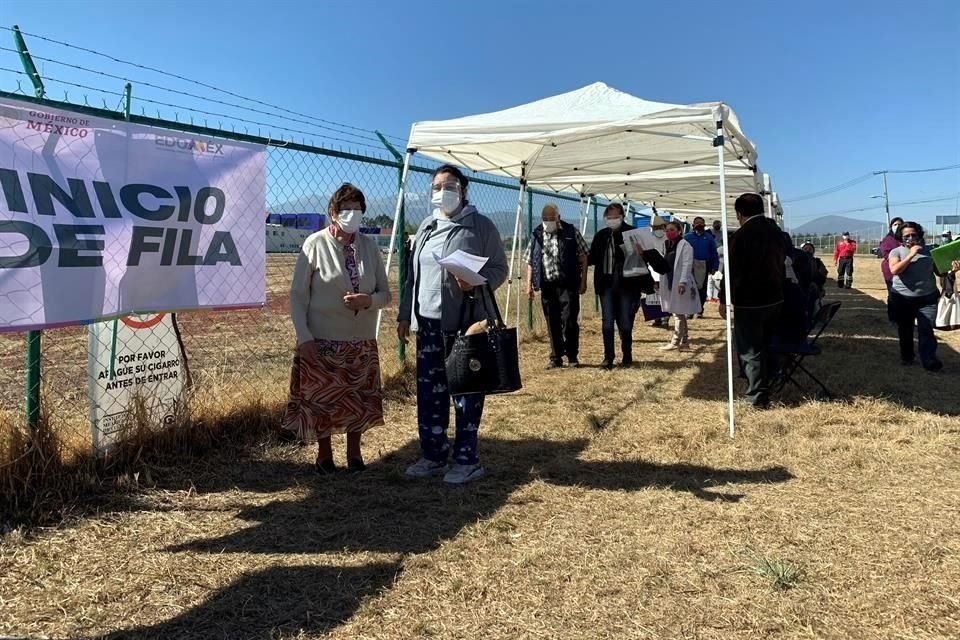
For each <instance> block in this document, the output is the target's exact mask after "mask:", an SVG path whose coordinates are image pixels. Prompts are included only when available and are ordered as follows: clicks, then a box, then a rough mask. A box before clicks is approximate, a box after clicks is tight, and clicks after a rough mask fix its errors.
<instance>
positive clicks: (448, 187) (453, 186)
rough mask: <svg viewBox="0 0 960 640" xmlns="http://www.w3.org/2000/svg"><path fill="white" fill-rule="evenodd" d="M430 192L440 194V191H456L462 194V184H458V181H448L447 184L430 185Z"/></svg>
mask: <svg viewBox="0 0 960 640" xmlns="http://www.w3.org/2000/svg"><path fill="white" fill-rule="evenodd" d="M430 190H431V191H433V192H434V193H438V192H440V191H455V192H457V193H460V183H459V182H457V181H456V180H447V181H445V182H438V183H436V184H432V185H430Z"/></svg>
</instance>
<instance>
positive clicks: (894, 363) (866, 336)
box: [651, 283, 960, 416]
mask: <svg viewBox="0 0 960 640" xmlns="http://www.w3.org/2000/svg"><path fill="white" fill-rule="evenodd" d="M830 284H831V285H832V283H830ZM829 302H840V303H841V304H842V306H841V307H840V311H839V313H837V316H836V318H834V321H833V323H832V324H831V325H830V327H829V328H828V329H827V331H826V333H824V334H823V335H822V336H821V337H820V340H819V341H818V342H817V344H818V346H819V347H820V348H821V349H822V353H821V354H820V355H819V356H816V357H808V358H806V359H805V360H804V366H806V367H807V368H808V369H810V371H811V372H812V373H813V374H814V375H816V376H817V377H818V378H820V379H821V380H822V381H823V382H824V384H826V386H827V387H828V388H829V389H830V391H831V392H832V393H833V395H834V397H835V398H837V399H844V398H850V397H854V396H859V397H872V398H882V399H890V400H892V401H894V402H898V403H902V404H904V405H905V406H907V407H911V408H915V409H919V410H923V411H929V412H931V413H936V414H945V415H951V416H957V415H960V395H958V394H956V393H952V392H950V391H948V389H954V388H956V387H957V386H958V385H960V353H958V352H957V350H956V349H954V348H953V347H952V346H951V345H949V344H947V343H946V342H945V341H944V340H943V339H942V338H943V336H944V334H943V333H941V332H939V331H938V332H937V337H938V339H939V342H940V346H939V349H938V351H937V356H938V357H939V358H940V359H941V360H942V361H943V365H944V370H943V371H942V372H941V373H939V374H932V373H928V372H926V371H924V370H923V369H922V368H920V367H919V366H915V367H903V366H901V365H900V351H899V347H898V343H897V330H896V327H893V326H892V325H891V324H890V323H889V322H888V321H887V315H886V314H887V311H886V303H884V302H882V301H880V300H877V299H876V298H874V297H872V296H870V295H869V294H867V293H864V292H863V291H861V290H859V289H837V288H835V287H833V286H831V287H828V289H827V297H826V299H825V303H829ZM722 336H723V334H722V333H720V339H721V340H722ZM722 346H723V345H722V342H718V344H717V350H716V356H715V357H714V358H713V360H712V361H710V362H702V361H701V362H698V363H696V365H697V367H698V371H697V374H696V375H695V376H694V378H693V379H692V380H691V381H690V382H689V383H688V384H687V386H686V388H685V389H684V392H683V395H684V396H686V397H692V398H698V399H704V400H721V399H724V398H725V397H726V388H727V387H726V385H727V372H726V355H725V353H724V352H723V349H722ZM651 364H654V366H656V364H657V363H651ZM734 367H736V363H734ZM734 372H735V373H736V368H735V369H734ZM797 381H798V382H799V383H800V384H801V385H802V387H803V388H802V389H797V388H796V387H794V386H793V385H788V386H787V387H786V389H785V390H784V392H783V393H782V394H781V395H780V396H779V397H778V398H776V399H777V400H779V401H782V402H785V403H786V404H787V405H788V406H795V405H798V404H801V403H803V402H804V401H806V400H808V399H810V398H812V397H814V394H815V393H816V391H817V387H816V385H815V384H814V383H813V382H812V381H810V380H808V379H805V377H804V376H803V374H799V375H798V376H797ZM736 385H737V391H738V393H742V392H743V389H744V381H743V380H739V379H738V380H737V381H736Z"/></svg>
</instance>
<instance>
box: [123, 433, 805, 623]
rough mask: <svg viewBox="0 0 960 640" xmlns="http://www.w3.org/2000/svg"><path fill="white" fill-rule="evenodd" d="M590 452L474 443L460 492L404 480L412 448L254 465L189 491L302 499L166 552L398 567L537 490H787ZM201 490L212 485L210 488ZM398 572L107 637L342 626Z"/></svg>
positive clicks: (237, 600)
mask: <svg viewBox="0 0 960 640" xmlns="http://www.w3.org/2000/svg"><path fill="white" fill-rule="evenodd" d="M588 443H589V440H587V439H579V440H573V441H550V440H537V439H531V440H500V439H487V440H484V441H483V442H482V452H483V455H484V458H485V460H487V461H488V462H489V463H490V464H491V465H492V466H491V469H490V471H491V474H490V475H489V476H488V477H487V478H485V479H484V480H483V481H482V482H478V483H475V484H472V485H469V486H465V487H451V486H446V485H443V484H442V483H441V482H440V480H439V479H434V480H427V481H413V480H407V479H405V478H403V477H402V470H403V466H404V465H405V464H406V463H408V462H409V461H410V460H412V459H414V458H416V456H417V455H418V453H419V449H418V446H417V444H416V443H415V442H411V443H409V444H408V445H407V446H405V447H403V448H402V449H400V450H399V451H395V452H393V453H391V454H389V455H388V456H387V457H385V458H384V459H383V460H382V461H381V462H379V463H374V464H371V465H370V468H369V469H368V471H367V472H366V473H365V474H362V475H360V476H355V477H349V476H335V477H317V476H315V474H314V473H313V470H312V468H311V467H310V466H309V465H304V464H296V463H290V462H282V461H281V462H261V463H252V464H250V465H249V468H248V469H245V470H240V469H237V470H236V471H235V473H233V474H230V475H227V476H226V477H223V478H220V479H219V480H216V481H215V482H212V483H204V482H202V481H201V482H199V483H197V484H196V486H197V490H198V492H199V493H200V494H205V493H212V492H218V491H231V490H233V489H252V490H257V491H259V490H261V489H262V486H261V485H260V484H259V482H258V480H259V479H261V478H262V480H263V484H264V485H267V486H270V487H273V488H274V490H281V487H282V485H284V484H286V485H287V486H302V487H304V488H306V489H307V495H306V496H304V497H302V498H299V499H296V500H278V501H275V502H271V503H268V504H266V505H262V506H256V507H251V508H249V509H245V510H243V511H241V512H240V513H239V515H238V517H239V518H240V519H242V520H245V521H247V522H250V523H255V524H253V526H250V527H247V528H244V529H241V530H239V531H236V532H233V533H230V534H227V535H224V536H221V537H216V538H210V539H201V540H195V541H192V542H188V543H185V544H181V545H176V546H174V547H170V548H168V551H169V552H172V553H181V552H190V553H210V554H230V553H248V554H249V553H252V554H322V553H331V554H342V553H345V552H379V553H393V554H401V555H403V556H408V555H412V554H420V553H426V552H429V551H432V550H434V549H436V548H438V547H439V546H440V545H441V544H442V543H444V542H446V541H448V540H451V539H453V538H454V537H456V536H457V535H458V534H459V533H460V531H461V530H463V529H464V528H465V527H468V526H472V525H475V524H476V523H477V522H478V521H481V520H484V519H486V518H489V517H491V516H492V515H493V514H494V513H495V512H496V511H497V510H498V509H500V508H501V507H502V506H503V505H505V504H507V503H508V502H511V500H519V501H522V498H516V499H514V498H512V497H511V496H512V495H513V493H514V492H515V491H516V490H517V489H519V488H521V487H523V486H524V485H526V484H528V483H530V482H533V481H536V480H540V481H543V482H546V483H548V484H552V485H559V486H576V487H583V488H587V489H600V490H612V491H638V490H641V489H646V488H661V489H665V490H670V491H676V492H680V493H687V494H689V495H691V496H693V497H695V498H697V499H701V500H710V501H713V500H723V501H738V500H740V499H742V498H743V497H744V494H743V493H734V492H729V491H725V490H724V489H725V488H726V487H728V486H730V485H739V484H760V483H774V482H777V483H779V482H786V481H788V480H790V479H791V478H792V477H793V476H792V475H791V474H790V472H789V471H788V470H787V469H785V468H783V467H771V468H766V469H757V470H750V469H714V468H710V467H703V466H695V465H683V464H676V465H674V464H669V465H660V464H655V463H648V462H642V461H624V462H619V461H614V462H610V461H603V462H590V461H582V460H579V459H578V456H579V455H580V454H581V453H582V452H583V451H584V450H585V448H586V447H587V445H588ZM211 480H213V478H212V477H211ZM402 564H403V563H402V561H397V562H381V563H374V564H370V565H365V566H359V567H358V566H348V567H339V566H326V567H315V566H311V567H273V568H271V569H269V570H267V571H264V572H260V573H257V574H252V575H247V576H244V577H242V578H240V579H239V580H237V581H236V582H234V583H233V584H232V585H230V586H228V587H226V588H225V589H223V590H222V591H221V592H219V593H218V594H216V595H214V596H213V597H212V598H211V599H210V600H208V601H207V602H205V603H204V604H201V605H199V606H197V607H195V608H193V609H191V610H189V611H186V612H184V613H183V614H181V615H179V616H177V617H175V618H173V619H171V620H169V621H167V622H164V623H161V624H159V625H155V626H150V627H141V628H137V629H131V630H128V631H122V632H117V633H116V634H114V635H111V636H108V637H109V638H111V639H113V640H117V639H119V638H147V637H178V638H201V637H214V636H216V637H229V638H257V639H260V638H264V639H265V638H270V637H273V636H274V635H275V634H276V632H277V630H282V631H284V632H289V631H291V630H292V631H294V632H296V631H297V630H303V631H305V632H307V633H317V632H321V631H326V630H329V629H332V628H333V627H335V626H337V625H339V624H342V623H343V622H345V621H346V620H348V619H349V618H350V617H351V616H352V615H353V614H354V613H355V611H356V610H357V608H358V607H359V606H360V605H361V603H362V602H363V601H364V600H365V599H366V598H368V597H370V596H373V595H376V594H377V593H380V592H382V591H383V590H384V589H387V588H389V586H390V585H391V584H392V582H393V580H394V579H395V577H396V575H397V574H398V573H399V572H400V571H401V570H402Z"/></svg>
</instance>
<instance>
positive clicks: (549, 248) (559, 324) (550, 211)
mask: <svg viewBox="0 0 960 640" xmlns="http://www.w3.org/2000/svg"><path fill="white" fill-rule="evenodd" d="M540 218H541V220H542V223H541V224H540V225H539V226H538V227H537V228H536V229H534V230H533V240H532V242H530V245H529V246H528V247H527V252H526V255H525V257H524V260H525V261H526V263H527V295H528V296H529V297H530V299H531V300H533V298H534V296H535V295H536V292H537V291H539V292H540V303H541V305H542V306H543V317H544V319H545V320H546V321H547V331H548V333H549V334H550V362H549V363H548V364H547V368H548V369H556V368H559V367H562V366H563V358H564V356H566V358H567V364H568V365H569V366H570V367H571V368H576V367H578V366H580V361H579V354H580V324H579V316H580V296H582V295H583V294H584V293H586V291H587V254H588V252H589V250H590V249H589V247H588V246H587V243H586V241H585V240H584V239H583V236H582V235H580V231H579V230H578V229H577V228H576V227H575V226H573V225H572V224H568V223H566V222H564V221H563V220H561V219H560V210H559V209H558V208H557V205H555V204H553V203H549V204H547V205H545V206H544V207H543V211H542V212H541V214H540Z"/></svg>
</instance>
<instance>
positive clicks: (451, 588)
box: [0, 259, 960, 640]
mask: <svg viewBox="0 0 960 640" xmlns="http://www.w3.org/2000/svg"><path fill="white" fill-rule="evenodd" d="M878 273H879V267H878V266H877V267H876V268H874V264H873V263H871V261H870V260H869V259H863V260H861V266H860V267H859V269H858V281H857V286H858V289H854V290H842V291H838V290H836V289H830V290H829V292H828V295H829V298H830V299H834V300H839V301H841V302H842V304H843V308H842V309H841V311H840V314H839V315H838V317H837V320H836V322H835V324H834V326H833V327H832V328H831V330H830V331H829V332H828V334H827V335H826V336H825V337H824V338H823V339H822V345H823V347H824V354H823V355H821V356H819V357H817V358H814V359H811V360H809V361H808V364H809V366H810V368H811V370H813V371H815V372H816V373H818V374H822V376H823V377H824V379H825V380H826V381H827V382H828V384H829V385H830V386H831V387H832V389H833V390H834V392H835V393H836V395H837V397H838V398H840V400H838V401H836V402H829V403H825V402H816V401H813V400H810V399H808V398H806V397H805V394H803V393H801V392H797V391H795V390H794V391H791V392H790V393H789V394H788V395H786V396H785V397H784V398H782V401H783V402H782V403H781V404H778V405H777V406H775V407H774V408H773V409H771V410H769V411H766V412H755V411H752V410H750V409H747V408H745V407H742V406H740V407H738V414H737V426H738V433H737V436H736V437H735V438H733V439H731V438H729V437H728V436H727V434H726V426H725V419H724V416H725V413H724V412H725V364H724V361H723V342H722V339H723V323H722V321H720V320H719V319H718V318H717V315H716V310H715V308H711V309H710V310H709V312H708V318H707V319H705V320H695V321H692V323H691V338H692V342H693V347H694V348H693V349H691V350H690V351H689V352H687V353H682V354H677V353H667V354H664V353H662V352H659V351H657V350H656V349H655V347H657V346H659V345H660V344H662V343H663V342H665V340H666V339H667V333H666V332H665V331H664V330H662V329H655V328H652V327H648V326H645V325H640V326H638V327H637V330H636V332H635V339H636V340H637V343H638V344H637V347H636V348H637V356H638V359H639V360H640V365H639V366H638V367H637V368H634V369H630V370H615V371H613V372H604V371H601V370H598V369H596V368H593V367H590V366H587V367H584V368H582V369H579V370H562V371H551V372H546V371H544V370H543V369H544V368H543V365H544V364H545V362H546V353H547V348H546V345H545V344H544V343H543V341H542V340H538V339H535V338H533V339H531V340H529V341H528V342H527V343H526V344H525V345H524V348H523V355H522V358H523V362H522V366H523V373H524V376H525V378H524V381H525V387H524V389H523V390H522V391H521V392H519V393H516V394H513V395H510V396H503V397H497V398H491V399H490V400H489V403H488V405H487V411H486V414H485V417H484V422H483V426H482V427H481V456H482V458H483V461H484V463H485V465H486V466H487V469H488V476H487V478H485V479H484V480H482V481H480V482H478V483H475V484H473V485H470V486H466V487H447V486H443V485H442V484H441V483H440V482H439V481H427V482H412V481H407V480H406V479H404V478H403V477H402V475H401V474H402V470H403V468H404V466H405V465H406V464H408V463H409V462H411V461H413V460H414V459H415V458H416V457H417V446H416V423H415V402H414V399H413V398H412V397H410V396H409V390H410V384H411V378H410V376H409V373H404V372H402V371H398V370H397V368H396V365H395V364H394V363H393V359H392V358H388V357H387V356H386V355H385V356H384V365H385V368H386V369H387V374H388V378H389V383H388V387H389V402H388V404H387V412H388V417H387V426H385V427H382V428H380V429H377V430H374V431H371V432H370V433H369V434H368V436H367V437H366V439H365V448H366V456H367V462H368V465H369V470H368V471H367V472H366V473H365V474H363V475H361V476H357V477H346V476H345V477H333V478H329V477H317V476H316V475H315V474H314V472H313V470H312V467H311V462H312V456H313V455H315V454H314V452H312V451H311V450H307V449H298V448H296V447H290V446H279V445H276V444H273V443H272V442H271V441H270V440H269V439H258V440H253V441H250V440H249V439H244V438H237V439H236V442H233V443H230V442H226V441H224V440H223V439H221V440H220V441H219V442H220V444H219V446H218V448H215V449H207V451H206V453H204V454H202V455H197V454H188V453H185V452H181V453H177V454H170V453H168V454H161V453H157V454H151V455H148V454H144V455H143V456H141V457H140V458H138V459H137V460H138V461H137V462H136V468H135V469H133V472H131V473H129V474H125V475H123V476H121V477H119V478H117V479H115V480H114V482H113V484H112V485H110V487H109V488H108V490H105V489H103V488H102V487H101V488H100V489H98V490H97V491H94V492H92V494H91V496H90V497H89V498H88V499H78V500H77V501H76V502H75V503H74V504H73V505H72V507H71V509H69V510H66V511H65V513H66V515H65V516H64V518H63V521H62V522H60V523H58V524H53V525H50V526H45V527H40V526H22V527H18V528H15V529H13V530H10V531H8V532H7V533H6V534H5V535H4V537H3V538H2V539H0V635H4V634H7V635H12V636H19V637H31V638H40V637H49V638H94V637H108V638H230V639H246V638H250V639H267V638H344V639H346V638H363V639H368V638H370V639H372V638H378V639H389V640H400V639H414V638H451V639H453V638H457V639H474V638H475V639H478V640H480V639H483V640H520V639H533V638H549V639H558V640H559V639H571V640H573V639H580V638H650V639H653V638H702V639H721V638H722V639H738V640H740V639H754V638H756V639H760V638H850V639H864V638H889V639H894V638H897V639H908V638H909V639H933V638H957V637H960V537H958V535H957V531H960V465H958V464H957V463H958V460H960V393H958V389H960V384H958V383H960V336H958V335H946V336H944V335H942V334H941V338H942V343H941V347H940V349H941V356H942V359H943V361H944V363H945V371H944V372H943V373H941V374H939V375H932V374H927V373H925V372H923V371H922V370H921V369H919V368H903V367H901V366H900V364H899V361H898V356H897V347H896V341H895V338H894V332H893V330H892V329H891V328H890V327H889V326H888V324H887V322H886V317H885V310H884V306H883V304H882V302H881V299H882V297H883V295H884V294H885V291H884V290H883V283H882V281H881V280H880V278H879V275H878ZM831 284H832V283H831ZM277 291H282V286H279V285H278V287H277ZM281 310H282V307H277V313H276V314H274V315H273V316H267V317H270V318H273V319H271V320H270V322H271V323H272V322H276V325H275V327H276V331H274V332H270V331H269V327H270V326H274V325H271V324H269V323H266V324H267V325H268V326H266V327H265V329H267V330H265V331H264V333H263V337H262V344H260V343H257V345H256V346H255V348H251V346H250V345H251V342H250V340H249V338H240V337H238V336H235V335H232V334H231V331H232V329H231V327H234V326H236V323H231V322H228V321H227V320H228V319H225V318H223V317H217V318H212V319H211V322H209V323H207V324H206V325H205V327H206V328H204V329H201V328H200V327H199V326H198V325H194V326H192V327H191V326H190V325H189V322H196V319H189V320H185V322H184V325H185V333H186V334H187V343H188V349H191V344H192V345H193V349H192V350H193V351H196V352H197V355H196V356H195V358H196V363H197V364H196V365H195V366H196V369H197V371H200V372H202V376H203V377H202V379H201V382H203V383H204V384H206V385H207V387H206V388H208V389H215V390H216V391H214V392H209V393H205V394H203V395H202V396H201V397H199V398H198V399H197V400H198V403H199V404H198V405H197V406H196V407H195V408H194V412H195V415H196V416H198V417H199V418H200V419H201V421H202V419H203V417H204V416H213V415H217V414H220V415H222V414H223V413H224V412H225V411H228V410H230V411H234V412H235V414H236V415H237V416H246V417H247V419H249V418H250V416H251V415H253V414H254V413H256V414H258V415H260V416H261V420H262V422H264V423H269V422H270V421H271V420H273V419H274V418H275V416H276V412H277V411H278V410H279V408H280V406H281V405H282V402H283V389H284V387H285V385H286V380H285V379H284V377H285V375H286V373H285V371H286V366H287V359H288V357H289V344H288V343H289V337H288V335H287V334H288V332H289V329H288V328H287V327H286V325H285V321H284V320H283V318H282V317H281V316H282V314H281V313H280V311H281ZM511 315H512V314H511ZM274 316H275V317H274ZM214 321H216V324H214ZM584 324H585V328H584V335H583V345H584V349H583V351H584V353H583V357H582V360H583V361H584V362H585V363H588V364H595V363H597V362H599V360H600V357H599V355H600V354H599V343H600V337H599V323H598V320H597V319H596V318H595V317H594V316H593V314H592V313H587V314H586V318H585V322H584ZM200 335H204V336H207V337H208V338H209V339H208V340H207V341H206V343H205V344H206V346H205V347H204V348H203V349H200V348H199V345H200V344H201V342H202V341H201V340H198V339H197V337H198V336H200ZM0 346H2V345H0ZM4 348H5V347H4ZM383 348H384V351H385V353H386V352H389V351H390V350H391V349H392V345H390V344H387V341H385V344H384V345H383ZM203 358H206V359H207V360H206V361H203V360H202V359H203ZM244 359H246V360H244ZM238 362H239V363H245V362H248V363H249V366H248V367H247V369H246V370H244V372H243V373H242V374H240V373H238V371H240V370H238V368H237V363H238ZM218 376H219V377H218ZM201 388H203V387H201ZM63 395H64V394H62V393H61V394H58V397H60V398H61V400H59V401H60V402H68V400H63V399H62V398H63ZM57 415H60V416H64V411H63V410H58V411H57ZM64 419H65V418H64ZM238 419H239V418H238ZM71 428H72V429H80V430H82V429H85V427H83V419H82V417H80V418H76V423H74V425H73V426H72V427H71ZM77 437H79V436H77ZM337 446H338V450H337V455H338V456H339V459H340V460H341V461H342V459H343V455H342V443H337Z"/></svg>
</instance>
